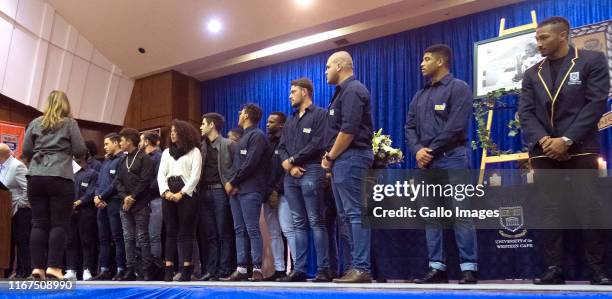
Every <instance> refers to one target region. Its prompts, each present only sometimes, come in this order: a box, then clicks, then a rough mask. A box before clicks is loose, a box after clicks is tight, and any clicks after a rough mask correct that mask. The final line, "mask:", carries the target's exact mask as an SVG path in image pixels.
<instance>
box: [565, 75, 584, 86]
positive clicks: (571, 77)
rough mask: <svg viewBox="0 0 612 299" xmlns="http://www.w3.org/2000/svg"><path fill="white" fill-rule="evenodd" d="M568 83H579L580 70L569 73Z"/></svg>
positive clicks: (580, 82)
mask: <svg viewBox="0 0 612 299" xmlns="http://www.w3.org/2000/svg"><path fill="white" fill-rule="evenodd" d="M567 84H568V85H580V84H582V81H580V72H573V73H570V74H569V81H567Z"/></svg>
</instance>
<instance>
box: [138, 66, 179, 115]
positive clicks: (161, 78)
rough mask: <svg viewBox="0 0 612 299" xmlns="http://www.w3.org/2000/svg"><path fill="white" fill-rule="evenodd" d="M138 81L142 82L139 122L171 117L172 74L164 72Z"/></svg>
mask: <svg viewBox="0 0 612 299" xmlns="http://www.w3.org/2000/svg"><path fill="white" fill-rule="evenodd" d="M140 80H142V91H141V95H142V96H141V99H140V100H141V105H140V109H141V114H140V115H141V117H142V119H141V120H150V119H154V118H159V117H162V116H166V115H172V106H171V104H172V103H171V99H172V96H173V94H172V73H171V72H165V73H161V74H158V75H154V76H151V77H147V78H143V79H140ZM140 80H139V81H140Z"/></svg>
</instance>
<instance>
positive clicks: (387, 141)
mask: <svg viewBox="0 0 612 299" xmlns="http://www.w3.org/2000/svg"><path fill="white" fill-rule="evenodd" d="M392 143H393V140H391V136H389V135H383V134H382V129H379V130H378V131H377V132H376V133H375V134H374V137H372V151H374V167H373V168H375V169H382V168H387V167H388V166H389V165H392V164H398V163H402V162H403V161H404V153H402V150H400V149H399V148H393V147H391V144H392Z"/></svg>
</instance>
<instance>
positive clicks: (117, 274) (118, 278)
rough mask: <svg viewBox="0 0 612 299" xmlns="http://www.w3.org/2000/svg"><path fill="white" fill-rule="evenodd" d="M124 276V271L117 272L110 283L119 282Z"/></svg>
mask: <svg viewBox="0 0 612 299" xmlns="http://www.w3.org/2000/svg"><path fill="white" fill-rule="evenodd" d="M124 275H125V270H117V273H116V274H115V276H113V278H112V281H120V280H121V278H122V277H123V276H124Z"/></svg>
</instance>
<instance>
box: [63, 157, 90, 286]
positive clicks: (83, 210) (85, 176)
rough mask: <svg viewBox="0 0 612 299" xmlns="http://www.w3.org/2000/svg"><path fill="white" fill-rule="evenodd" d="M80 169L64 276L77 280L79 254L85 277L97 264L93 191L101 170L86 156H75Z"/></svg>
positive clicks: (88, 277)
mask: <svg viewBox="0 0 612 299" xmlns="http://www.w3.org/2000/svg"><path fill="white" fill-rule="evenodd" d="M75 162H76V163H77V164H79V166H81V169H79V171H77V172H76V173H75V174H74V189H75V190H74V194H75V196H76V199H75V201H74V203H73V212H72V216H71V217H70V228H69V229H68V238H67V242H66V274H65V275H64V278H67V279H76V276H77V270H78V268H79V259H80V258H79V257H80V256H82V258H83V280H91V278H92V276H91V272H92V271H93V270H94V269H95V267H96V218H97V217H96V213H97V211H96V207H95V205H94V200H93V199H94V193H95V190H96V181H97V180H98V172H96V170H95V169H93V168H90V167H89V164H88V160H87V155H84V156H82V157H75Z"/></svg>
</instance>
